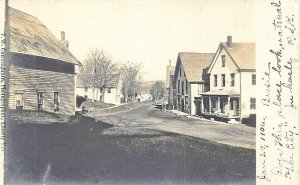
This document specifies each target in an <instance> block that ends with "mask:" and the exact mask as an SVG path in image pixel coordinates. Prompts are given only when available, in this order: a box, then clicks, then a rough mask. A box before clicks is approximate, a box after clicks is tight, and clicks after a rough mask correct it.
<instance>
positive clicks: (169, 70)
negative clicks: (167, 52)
mask: <svg viewBox="0 0 300 185" xmlns="http://www.w3.org/2000/svg"><path fill="white" fill-rule="evenodd" d="M174 71H175V66H173V65H171V60H169V65H167V67H166V87H169V86H170V75H173V74H174Z"/></svg>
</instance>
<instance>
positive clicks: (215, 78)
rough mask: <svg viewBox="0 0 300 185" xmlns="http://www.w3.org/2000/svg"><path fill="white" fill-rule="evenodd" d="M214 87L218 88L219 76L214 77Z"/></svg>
mask: <svg viewBox="0 0 300 185" xmlns="http://www.w3.org/2000/svg"><path fill="white" fill-rule="evenodd" d="M214 86H215V87H217V86H218V76H217V75H214Z"/></svg>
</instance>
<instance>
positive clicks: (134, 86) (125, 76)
mask: <svg viewBox="0 0 300 185" xmlns="http://www.w3.org/2000/svg"><path fill="white" fill-rule="evenodd" d="M141 68H142V66H141V64H139V63H132V62H128V63H126V64H123V65H122V66H121V68H120V73H121V76H122V94H123V96H124V101H125V104H127V103H128V97H132V98H135V97H136V96H137V93H138V92H139V91H140V89H141V84H142V76H141V74H140V73H141Z"/></svg>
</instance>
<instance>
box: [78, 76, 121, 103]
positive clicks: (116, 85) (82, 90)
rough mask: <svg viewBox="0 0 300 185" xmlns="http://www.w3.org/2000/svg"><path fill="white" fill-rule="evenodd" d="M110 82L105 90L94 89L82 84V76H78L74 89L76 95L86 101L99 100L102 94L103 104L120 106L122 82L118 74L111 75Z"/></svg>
mask: <svg viewBox="0 0 300 185" xmlns="http://www.w3.org/2000/svg"><path fill="white" fill-rule="evenodd" d="M111 75H112V78H111V79H112V80H111V82H110V83H109V85H108V87H107V88H106V89H105V92H103V90H104V89H99V88H95V89H93V88H92V87H90V86H88V84H86V83H84V79H83V76H82V74H80V75H78V78H77V87H76V95H79V96H83V97H85V98H88V99H94V100H98V101H100V100H101V96H103V93H104V99H103V102H105V103H111V104H115V105H119V104H121V98H122V94H121V89H122V81H121V77H120V75H119V74H111Z"/></svg>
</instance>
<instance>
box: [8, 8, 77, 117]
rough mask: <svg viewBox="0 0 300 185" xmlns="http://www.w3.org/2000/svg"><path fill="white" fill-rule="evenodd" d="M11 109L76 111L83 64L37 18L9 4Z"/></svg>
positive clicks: (65, 112) (62, 39)
mask: <svg viewBox="0 0 300 185" xmlns="http://www.w3.org/2000/svg"><path fill="white" fill-rule="evenodd" d="M6 18H7V22H6V25H5V34H6V35H7V54H6V56H5V59H6V61H7V64H8V80H9V86H8V108H9V109H17V110H25V109H26V110H34V111H47V112H59V113H63V114H75V109H76V95H75V88H76V76H77V75H76V73H77V71H78V65H81V63H80V62H79V61H78V60H77V59H76V58H75V57H74V56H73V55H72V53H71V52H70V51H69V49H68V46H69V44H68V41H66V40H65V33H64V32H61V40H58V39H57V38H56V37H55V36H54V35H53V34H52V33H51V32H50V31H49V30H48V29H47V28H46V27H45V26H44V25H43V24H42V23H41V22H40V20H39V19H38V18H36V17H34V16H32V15H29V14H26V13H24V12H21V11H19V10H16V9H14V8H10V7H8V10H7V17H6Z"/></svg>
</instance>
